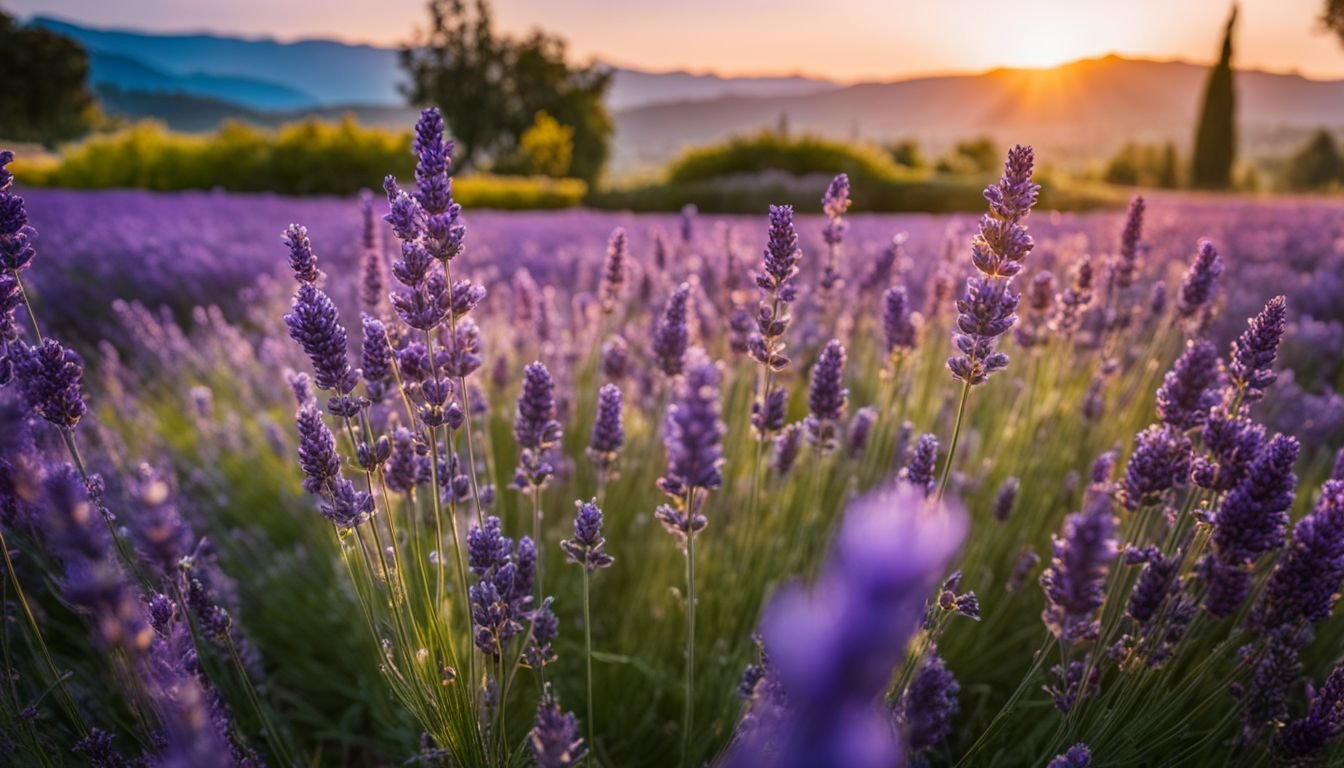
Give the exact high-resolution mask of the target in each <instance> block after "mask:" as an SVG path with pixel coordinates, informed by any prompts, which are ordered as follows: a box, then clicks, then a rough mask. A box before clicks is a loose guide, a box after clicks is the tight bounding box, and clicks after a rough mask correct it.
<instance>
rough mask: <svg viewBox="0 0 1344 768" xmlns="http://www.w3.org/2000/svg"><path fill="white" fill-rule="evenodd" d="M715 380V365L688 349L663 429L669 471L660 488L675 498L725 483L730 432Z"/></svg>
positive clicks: (717, 376)
mask: <svg viewBox="0 0 1344 768" xmlns="http://www.w3.org/2000/svg"><path fill="white" fill-rule="evenodd" d="M719 379H720V373H719V368H718V366H717V365H716V364H715V363H714V362H713V361H712V360H710V359H709V357H708V356H707V355H706V354H705V352H704V350H702V349H700V348H699V347H696V348H695V349H692V350H691V352H690V353H689V354H688V355H687V364H686V373H685V374H684V375H683V376H682V377H680V378H679V379H678V380H677V386H676V392H675V397H674V399H673V402H672V404H671V405H670V406H669V407H668V410H667V418H666V421H665V422H664V425H663V447H664V448H665V449H666V451H667V469H666V470H665V471H664V473H663V476H662V477H660V478H659V479H658V488H659V490H661V491H662V492H663V493H666V494H667V495H668V496H670V497H672V498H673V499H677V500H681V499H683V498H684V497H685V496H686V495H687V493H688V492H689V491H690V490H692V489H699V490H706V491H708V490H714V489H716V488H718V487H719V486H720V485H722V484H723V474H722V472H721V468H722V466H723V438H724V436H725V435H726V434H727V432H728V429H727V427H726V426H725V425H724V423H723V420H722V419H721V418H720V416H719V414H720V404H719Z"/></svg>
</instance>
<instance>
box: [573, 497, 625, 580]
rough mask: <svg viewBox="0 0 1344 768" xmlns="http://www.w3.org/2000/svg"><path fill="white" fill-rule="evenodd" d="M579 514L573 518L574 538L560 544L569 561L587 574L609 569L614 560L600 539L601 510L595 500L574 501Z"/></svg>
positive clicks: (605, 543) (603, 540)
mask: <svg viewBox="0 0 1344 768" xmlns="http://www.w3.org/2000/svg"><path fill="white" fill-rule="evenodd" d="M574 505H575V506H577V507H578V508H579V512H578V514H577V515H575V516H574V537H573V538H570V539H565V540H564V541H561V542H560V548H561V549H563V550H564V551H565V555H567V556H568V558H569V561H570V562H572V563H578V564H579V565H582V566H583V567H584V568H587V569H588V570H589V572H592V571H596V570H598V569H599V568H610V567H611V564H612V563H613V562H615V558H613V557H612V556H611V555H609V554H607V551H606V545H607V540H606V539H604V538H603V537H602V510H600V509H598V507H597V500H596V499H594V500H593V501H587V502H584V501H576V502H574Z"/></svg>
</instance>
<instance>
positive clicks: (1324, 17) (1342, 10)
mask: <svg viewBox="0 0 1344 768" xmlns="http://www.w3.org/2000/svg"><path fill="white" fill-rule="evenodd" d="M1321 26H1322V27H1324V28H1325V29H1327V30H1329V31H1330V32H1333V33H1334V34H1335V35H1336V36H1337V37H1339V39H1340V42H1341V43H1344V0H1325V9H1324V10H1323V11H1321Z"/></svg>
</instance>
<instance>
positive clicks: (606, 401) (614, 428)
mask: <svg viewBox="0 0 1344 768" xmlns="http://www.w3.org/2000/svg"><path fill="white" fill-rule="evenodd" d="M624 443H625V429H624V428H623V427H622V425H621V388H620V387H618V386H616V385H615V384H610V383H608V384H603V385H602V388H601V389H599V390H598V391H597V416H596V417H595V418H594V419H593V436H592V439H590V440H589V442H588V457H589V458H590V459H592V460H593V463H594V464H596V465H597V467H598V469H599V470H601V471H603V472H605V471H607V470H609V469H611V467H612V466H613V465H614V464H615V463H616V456H617V454H618V453H620V450H621V446H622V445H623V444H624Z"/></svg>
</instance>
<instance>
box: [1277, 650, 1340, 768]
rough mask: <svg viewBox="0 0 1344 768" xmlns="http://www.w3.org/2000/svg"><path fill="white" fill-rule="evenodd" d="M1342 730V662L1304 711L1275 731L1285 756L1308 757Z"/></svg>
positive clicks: (1322, 747)
mask: <svg viewBox="0 0 1344 768" xmlns="http://www.w3.org/2000/svg"><path fill="white" fill-rule="evenodd" d="M1341 733H1344V666H1337V667H1335V668H1334V670H1333V671H1331V672H1330V676H1329V677H1328V678H1326V680H1325V684H1324V685H1322V686H1321V688H1320V690H1318V691H1316V693H1315V695H1314V696H1312V697H1311V704H1310V706H1309V707H1308V708H1307V713H1306V714H1305V715H1303V716H1302V717H1300V718H1298V719H1297V720H1294V721H1292V722H1290V723H1288V725H1286V726H1285V727H1284V728H1283V730H1281V731H1279V739H1278V748H1279V751H1280V752H1281V753H1282V754H1283V755H1285V756H1287V757H1289V758H1297V759H1302V758H1310V757H1313V756H1315V755H1319V754H1320V753H1321V752H1323V751H1325V748H1326V746H1328V745H1329V743H1330V742H1331V741H1334V740H1335V739H1337V738H1339V735H1340V734H1341Z"/></svg>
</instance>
